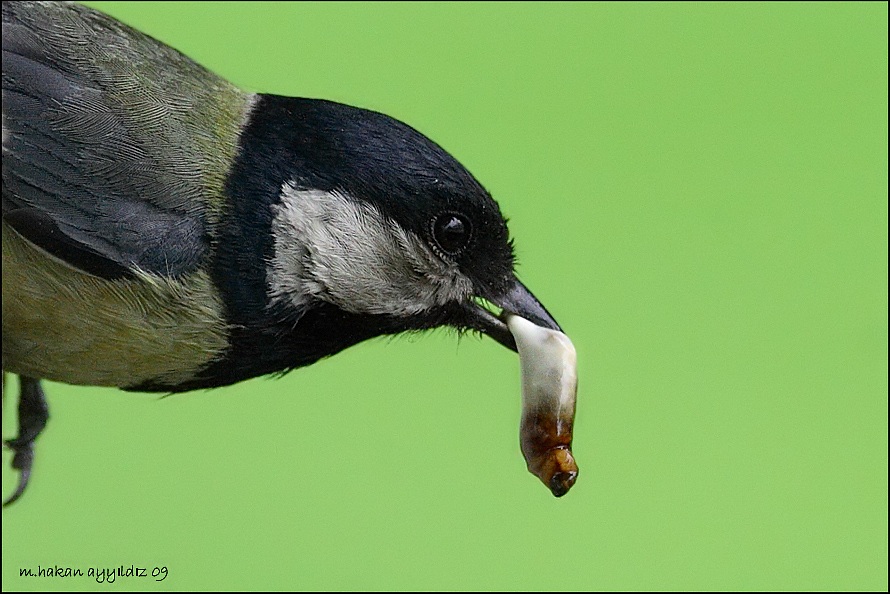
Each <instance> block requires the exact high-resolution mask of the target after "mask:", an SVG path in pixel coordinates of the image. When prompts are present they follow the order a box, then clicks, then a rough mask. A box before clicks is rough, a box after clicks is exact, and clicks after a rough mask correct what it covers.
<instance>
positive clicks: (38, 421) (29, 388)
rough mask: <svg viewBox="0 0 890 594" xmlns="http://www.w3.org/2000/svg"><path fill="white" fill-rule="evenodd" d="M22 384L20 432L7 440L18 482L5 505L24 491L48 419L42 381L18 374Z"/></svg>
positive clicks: (20, 394) (12, 501) (20, 391)
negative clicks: (36, 445)
mask: <svg viewBox="0 0 890 594" xmlns="http://www.w3.org/2000/svg"><path fill="white" fill-rule="evenodd" d="M19 385H20V389H19V435H18V437H16V438H15V439H7V440H6V446H7V447H8V448H9V449H11V450H12V451H13V456H12V467H13V468H15V469H16V470H18V471H19V484H18V487H17V488H16V490H15V492H14V493H13V494H12V495H10V497H9V499H7V500H6V501H4V502H3V505H4V506H7V505H10V504H11V503H14V502H15V501H16V500H17V499H18V498H19V497H21V496H22V493H24V492H25V488H26V487H27V486H28V481H29V480H30V479H31V467H32V466H33V464H34V440H35V439H37V436H38V435H40V432H41V431H43V428H44V427H46V421H47V420H48V419H49V407H48V406H47V404H46V395H45V394H44V393H43V388H41V387H40V380H39V379H34V378H30V377H19Z"/></svg>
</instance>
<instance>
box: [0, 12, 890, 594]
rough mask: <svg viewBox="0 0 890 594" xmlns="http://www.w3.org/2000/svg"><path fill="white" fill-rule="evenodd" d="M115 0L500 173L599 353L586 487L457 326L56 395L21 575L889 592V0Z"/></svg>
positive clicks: (225, 60) (13, 573) (502, 362)
mask: <svg viewBox="0 0 890 594" xmlns="http://www.w3.org/2000/svg"><path fill="white" fill-rule="evenodd" d="M91 4H92V5H94V6H96V7H98V8H100V9H102V10H104V11H107V12H109V13H111V14H112V15H115V16H117V17H119V18H121V19H122V20H124V21H125V22H127V23H129V24H131V25H133V26H135V27H137V28H139V29H141V30H144V31H146V32H148V33H149V34H151V35H153V36H155V37H157V38H158V39H161V40H163V41H165V42H167V43H169V44H171V45H173V46H174V47H177V48H179V49H181V50H182V51H184V52H185V53H186V54H188V55H190V56H192V57H193V58H195V59H196V60H198V61H199V62H201V63H203V64H205V65H206V66H208V67H209V68H211V69H212V70H214V71H216V72H217V73H219V74H221V75H223V76H225V77H227V78H229V79H230V80H232V81H234V82H236V83H238V84H240V85H242V86H243V87H245V88H247V89H251V90H259V91H266V92H275V93H279V94H289V95H300V96H308V97H323V98H328V99H333V100H337V101H342V102H345V103H350V104H354V105H359V106H363V107H368V108H372V109H376V110H379V111H383V112H386V113H388V114H391V115H393V116H395V117H398V118H399V119H402V120H404V121H406V122H408V123H410V124H411V125H413V126H414V127H416V128H418V129H419V130H421V131H423V132H424V133H426V134H427V135H429V136H430V137H432V138H433V139H435V140H436V141H437V142H439V143H440V144H442V145H443V146H444V147H445V148H446V149H448V150H449V151H451V152H452V153H453V154H454V155H455V156H457V157H458V158H459V159H460V160H461V161H462V162H463V163H464V164H465V165H467V166H468V167H469V168H470V170H471V171H473V172H474V173H475V175H476V176H477V177H478V178H479V179H480V180H481V181H482V182H483V183H484V184H485V185H486V186H487V187H488V189H489V190H490V191H491V192H492V193H493V194H494V196H495V198H496V199H498V200H499V202H500V204H501V206H502V208H503V210H504V212H505V213H506V214H507V215H508V216H509V217H510V219H511V231H512V233H513V235H514V237H515V239H516V243H517V247H518V253H519V259H520V268H519V272H520V275H521V277H522V278H523V280H524V281H525V282H526V284H527V285H528V286H530V287H531V288H532V290H533V291H535V293H536V294H537V295H538V297H539V298H541V300H542V301H543V302H544V303H546V304H547V306H548V308H549V309H550V311H551V312H552V313H553V314H554V316H555V317H556V318H557V319H558V320H559V321H560V323H561V324H562V325H563V327H564V328H565V329H566V331H567V332H568V334H569V335H570V336H571V337H572V339H573V340H574V342H575V345H576V347H577V349H578V353H579V365H580V368H579V374H580V377H581V387H580V392H579V410H578V418H577V423H576V434H575V448H574V450H575V453H576V456H577V459H578V461H579V464H580V466H581V475H580V478H579V481H578V484H577V485H576V486H575V488H574V489H573V490H572V492H571V493H569V494H568V495H567V496H566V497H565V498H563V499H561V500H556V499H554V498H553V497H552V496H551V495H550V494H549V492H548V491H547V489H545V488H544V487H543V486H542V485H541V484H540V483H539V482H538V481H537V479H535V478H534V477H533V476H531V475H530V474H528V473H527V472H526V470H525V467H524V462H523V460H522V458H521V455H520V452H519V447H518V437H517V434H518V423H519V400H520V389H519V366H518V359H517V358H516V356H515V355H514V354H512V353H510V352H508V351H507V350H505V349H503V348H501V347H500V346H499V345H497V344H496V343H494V342H493V341H491V340H484V341H483V340H477V339H475V338H466V339H464V340H462V341H461V342H460V344H459V346H458V342H457V341H456V340H455V339H454V336H452V335H450V334H449V333H447V332H438V333H433V334H430V335H427V336H423V337H417V338H414V337H412V338H401V339H396V340H377V341H373V342H370V343H367V344H363V345H360V346H358V347H356V348H353V349H351V350H349V351H347V352H345V353H343V354H341V355H339V356H337V357H334V358H332V359H330V360H327V361H324V362H322V363H320V364H317V365H315V366H313V367H311V368H308V369H304V370H300V371H297V372H294V373H292V374H290V375H288V376H287V377H285V378H284V379H281V380H277V381H273V380H269V379H260V380H255V381H251V382H247V383H244V384H241V385H239V386H236V387H233V388H229V389H221V390H216V391H212V392H198V393H195V394H190V395H181V396H175V397H171V398H167V399H163V400H159V399H158V398H157V397H156V396H146V395H139V394H128V393H123V392H118V391H115V390H106V389H90V388H74V387H67V386H63V385H58V384H49V385H48V386H47V391H48V394H49V399H50V405H51V413H52V420H51V422H50V425H49V428H48V430H47V431H46V433H45V434H44V436H43V437H42V438H41V439H40V441H39V448H38V458H37V464H36V477H35V479H34V480H33V481H32V485H31V487H30V489H29V492H28V493H27V495H26V496H25V497H24V499H23V500H22V501H20V502H19V503H17V504H16V505H15V506H13V507H11V508H9V509H5V510H4V511H3V579H2V582H3V583H2V586H3V589H4V590H12V589H34V590H37V589H53V590H55V589H59V590H69V589H72V590H73V589H79V590H93V589H95V588H97V587H99V586H98V585H97V584H96V583H95V582H94V581H93V580H92V579H90V578H86V577H83V578H68V579H64V578H42V579H39V578H20V577H19V569H22V568H32V569H33V570H36V569H37V566H38V565H39V566H42V567H48V566H63V567H76V568H81V569H84V570H86V569H87V568H89V567H113V566H120V565H123V566H126V567H129V566H130V565H135V566H137V567H138V566H142V567H148V568H149V571H151V568H152V567H155V566H158V567H160V566H164V567H167V568H168V572H169V573H168V577H167V579H166V580H165V581H163V582H160V583H155V582H153V581H151V579H146V578H118V580H117V581H116V582H115V584H114V585H113V586H111V587H112V588H113V589H115V590H131V589H150V590H166V589H175V590H184V589H210V590H213V589H223V590H233V589H234V590H240V589H247V590H256V589H267V588H268V589H273V590H274V589H299V590H303V589H362V590H364V589H397V590H404V589H415V588H416V589H422V590H429V589H459V590H466V589H499V590H503V589H507V590H513V589H531V590H628V589H670V590H709V589H755V590H772V589H800V590H809V589H815V590H823V589H827V590H845V589H854V590H856V589H870V590H885V589H886V588H887V5H886V4H885V3H870V4H856V3H841V4H819V5H814V4H769V5H766V4H760V5H752V4H731V5H722V4H721V5H716V4H655V5H651V4H646V5H639V4H620V5H619V4H553V3H547V4H525V3H523V4H508V3H496V4H494V3H492V4H436V3H423V4H401V3H400V4H332V3H319V4H286V3H256V2H251V3H225V4H215V3H204V2H202V3H169V4H162V3H152V2H139V3H133V4H130V3H124V2H94V3H91ZM12 403H14V400H13V401H12V402H8V403H7V405H6V407H7V412H10V411H12V410H14V407H12V406H11V404H12ZM12 420H13V418H12V416H11V415H6V418H5V421H4V435H6V436H10V435H11V434H13V433H14V431H15V428H14V424H13V423H12ZM9 459H10V456H9V454H8V453H4V457H3V464H4V471H3V490H4V493H9V492H10V491H11V489H12V488H13V485H14V479H15V475H14V474H12V473H11V472H10V471H9V470H8V466H9ZM103 587H107V586H103ZM101 588H102V587H100V589H101Z"/></svg>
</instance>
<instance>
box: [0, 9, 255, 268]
mask: <svg viewBox="0 0 890 594" xmlns="http://www.w3.org/2000/svg"><path fill="white" fill-rule="evenodd" d="M2 44H3V77H2V79H3V107H2V111H3V219H4V222H5V223H7V224H8V225H10V226H12V227H13V228H14V229H15V230H16V231H18V232H19V233H20V234H21V235H22V236H24V237H25V238H26V239H28V240H29V241H31V242H32V243H34V244H36V245H38V246H40V247H41V248H43V249H45V250H47V251H49V252H50V253H51V254H53V255H55V256H57V257H59V258H61V259H62V260H65V261H67V262H68V263H69V264H72V265H73V266H76V267H78V268H80V269H82V270H85V271H86V272H89V273H91V274H97V275H100V276H104V277H115V276H120V275H121V274H124V273H126V272H128V271H132V270H133V269H134V268H137V267H138V268H140V269H142V270H144V271H147V272H153V273H157V274H164V275H172V276H178V275H181V274H184V273H187V272H189V271H191V270H194V269H196V268H197V267H199V266H200V265H201V264H202V262H203V260H204V258H205V255H206V252H207V248H208V242H209V241H211V240H212V235H213V226H214V222H215V221H216V220H217V218H218V216H219V213H220V211H221V209H222V208H223V191H224V190H223V187H224V184H225V176H226V173H227V171H228V168H229V165H230V164H231V162H232V160H233V159H234V155H235V151H236V145H237V138H238V134H239V131H240V128H241V125H242V122H243V119H244V117H245V114H246V112H247V110H248V105H249V102H250V98H249V96H248V95H246V94H245V93H242V92H241V91H239V90H238V89H237V88H235V87H234V86H232V85H230V84H229V83H227V82H226V81H224V80H222V79H220V78H219V77H217V76H216V75H214V74H212V73H210V72H209V71H207V70H205V69H204V68H202V67H201V66H199V65H197V64H196V63H194V62H192V61H191V60H190V59H189V58H187V57H185V56H183V55H182V54H180V53H179V52H177V51H176V50H174V49H172V48H170V47H168V46H165V45H163V44H161V43H160V42H158V41H156V40H154V39H152V38H150V37H148V36H146V35H143V34H142V33H139V32H138V31H135V30H133V29H131V28H129V27H127V26H126V25H123V24H122V23H119V22H118V21H115V20H114V19H112V18H110V17H108V16H106V15H104V14H102V13H99V12H97V11H94V10H92V9H89V8H86V7H83V6H79V5H76V4H70V3H32V2H3V41H2Z"/></svg>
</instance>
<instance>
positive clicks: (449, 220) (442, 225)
mask: <svg viewBox="0 0 890 594" xmlns="http://www.w3.org/2000/svg"><path fill="white" fill-rule="evenodd" d="M433 238H434V239H435V240H436V243H437V244H439V247H440V248H442V251H443V252H445V253H446V254H449V255H452V256H454V255H457V254H459V253H460V252H461V251H462V250H463V249H464V248H465V247H467V244H468V243H470V221H468V220H467V219H466V218H465V217H462V216H461V215H458V214H453V213H446V214H442V215H439V216H438V217H436V220H435V221H433Z"/></svg>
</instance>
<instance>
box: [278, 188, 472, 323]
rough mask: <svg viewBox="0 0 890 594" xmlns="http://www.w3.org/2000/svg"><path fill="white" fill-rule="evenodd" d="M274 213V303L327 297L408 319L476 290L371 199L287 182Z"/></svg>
mask: <svg viewBox="0 0 890 594" xmlns="http://www.w3.org/2000/svg"><path fill="white" fill-rule="evenodd" d="M273 210H274V220H273V222H272V233H273V236H274V238H275V255H274V258H273V261H272V263H271V266H270V267H269V269H268V273H267V275H268V276H267V281H268V285H269V289H270V291H271V295H272V300H273V301H284V302H288V303H290V304H293V305H295V306H297V307H301V306H304V305H306V304H307V303H309V302H311V301H313V300H323V301H328V302H330V303H333V304H335V305H337V306H339V307H341V308H342V309H344V310H346V311H349V312H352V313H369V314H389V315H396V316H404V315H411V314H416V313H420V312H422V311H425V310H429V309H431V308H434V307H436V306H440V305H444V304H446V303H448V302H453V301H460V300H465V299H467V298H469V296H470V295H471V293H472V283H471V282H470V280H469V279H468V278H467V277H466V276H464V275H463V274H462V273H461V272H460V271H459V270H458V268H457V266H456V265H454V264H449V263H446V262H445V261H443V260H441V259H440V258H439V257H438V256H436V254H435V253H434V252H433V251H432V249H431V248H430V247H429V246H428V245H426V243H425V242H424V241H422V240H421V239H420V238H418V237H417V236H416V235H414V234H413V233H410V232H408V231H405V230H404V229H402V228H401V227H400V226H398V225H397V224H396V223H394V222H392V221H390V220H389V219H387V218H386V217H384V216H383V215H382V214H381V213H380V211H379V210H378V209H377V208H375V207H374V206H373V205H372V204H370V203H368V202H365V201H362V200H358V199H353V198H350V197H348V196H345V195H343V194H341V193H338V192H326V191H322V190H313V189H301V188H299V187H297V186H296V185H295V184H293V183H285V184H284V185H283V186H282V188H281V202H280V203H279V204H276V205H275V206H273Z"/></svg>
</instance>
